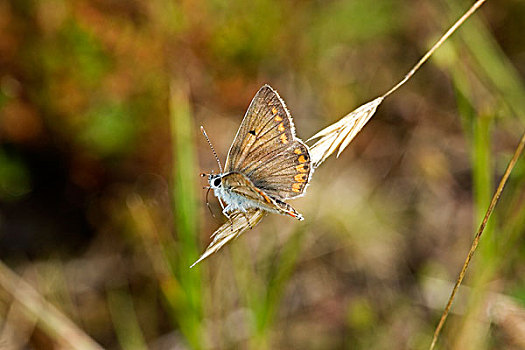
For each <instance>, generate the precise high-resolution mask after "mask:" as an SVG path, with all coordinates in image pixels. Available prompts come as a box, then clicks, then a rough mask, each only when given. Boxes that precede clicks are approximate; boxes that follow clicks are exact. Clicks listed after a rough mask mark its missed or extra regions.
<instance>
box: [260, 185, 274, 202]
mask: <svg viewBox="0 0 525 350" xmlns="http://www.w3.org/2000/svg"><path fill="white" fill-rule="evenodd" d="M256 190H257V192H259V194H260V195H261V196H263V198H264V200H265V201H267V202H268V203H271V202H272V201H271V199H270V197H268V196H267V195H266V193H264V192H263V191H261V190H259V189H258V188H257V189H256Z"/></svg>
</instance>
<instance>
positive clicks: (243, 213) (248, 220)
mask: <svg viewBox="0 0 525 350" xmlns="http://www.w3.org/2000/svg"><path fill="white" fill-rule="evenodd" d="M241 213H242V215H244V218H245V219H246V222H247V223H248V227H249V228H250V230H251V229H252V224H250V218H249V217H248V215H246V212H245V211H242V212H241Z"/></svg>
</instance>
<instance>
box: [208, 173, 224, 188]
mask: <svg viewBox="0 0 525 350" xmlns="http://www.w3.org/2000/svg"><path fill="white" fill-rule="evenodd" d="M208 183H209V184H210V188H211V189H213V190H215V189H217V188H220V187H222V175H221V174H208Z"/></svg>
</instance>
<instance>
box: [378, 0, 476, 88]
mask: <svg viewBox="0 0 525 350" xmlns="http://www.w3.org/2000/svg"><path fill="white" fill-rule="evenodd" d="M485 1H486V0H478V1H476V2H475V3H474V5H472V7H471V8H470V9H469V10H468V11H467V12H465V14H464V15H463V16H461V18H460V19H458V20H457V22H456V23H454V25H453V26H452V27H450V29H449V30H447V32H446V33H445V34H443V36H442V37H441V38H440V39H439V40H438V41H437V42H436V43H435V44H434V46H432V48H431V49H430V50H428V52H427V53H426V54H425V56H423V57H422V58H421V59H420V60H419V62H417V63H416V65H415V66H414V67H413V68H412V69H411V70H410V72H408V74H407V75H405V77H404V78H403V79H402V80H401V81H400V82H399V83H397V84H396V85H395V86H394V87H393V88H391V89H390V90H388V91H387V92H386V93H385V94H383V95H382V96H381V97H382V98H385V97H387V96H388V95H390V94H391V93H393V92H394V91H396V90H397V89H399V88H400V87H401V86H402V85H403V84H405V83H406V82H407V81H408V79H410V78H412V76H413V75H414V74H415V73H416V71H417V70H418V69H419V68H420V67H421V66H422V65H423V63H425V62H426V61H427V60H428V59H429V58H430V56H432V54H433V53H434V51H436V50H437V49H438V48H439V47H440V46H441V45H442V44H443V43H444V42H445V40H447V39H448V38H449V37H450V36H451V35H452V34H453V33H454V32H455V31H456V29H458V28H459V27H460V26H461V25H462V24H463V22H465V21H466V20H467V19H468V18H469V17H470V16H471V15H472V14H473V13H474V12H476V10H477V9H478V8H479V7H480V6H481V5H483V3H484V2H485Z"/></svg>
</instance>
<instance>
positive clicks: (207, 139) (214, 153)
mask: <svg viewBox="0 0 525 350" xmlns="http://www.w3.org/2000/svg"><path fill="white" fill-rule="evenodd" d="M201 131H202V134H203V135H204V137H205V138H206V141H208V145H210V148H211V151H212V152H213V155H214V156H215V159H216V160H217V164H219V170H220V171H221V174H222V173H223V171H222V166H221V161H220V160H219V157H218V156H217V152H215V148H213V145H212V144H211V141H210V139H209V138H208V134H206V130H204V127H203V126H202V125H201Z"/></svg>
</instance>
